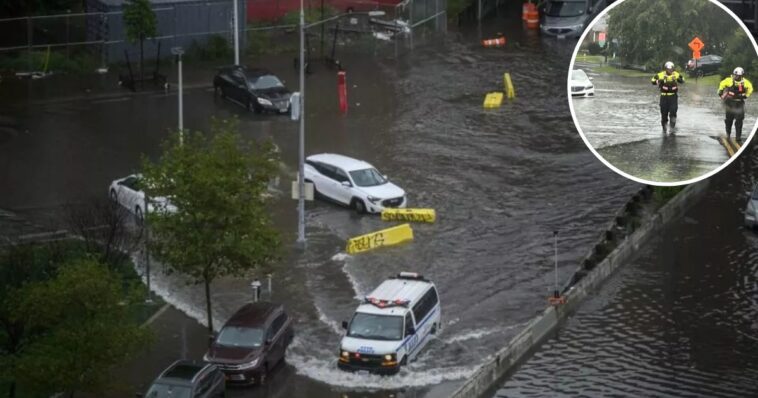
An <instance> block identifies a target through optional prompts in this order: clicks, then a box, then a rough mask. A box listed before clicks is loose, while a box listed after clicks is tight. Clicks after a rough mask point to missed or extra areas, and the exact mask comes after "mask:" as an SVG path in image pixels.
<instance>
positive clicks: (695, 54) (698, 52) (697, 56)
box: [692, 51, 700, 59]
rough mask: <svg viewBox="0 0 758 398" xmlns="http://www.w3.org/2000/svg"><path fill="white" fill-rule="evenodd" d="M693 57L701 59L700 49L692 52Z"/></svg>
mask: <svg viewBox="0 0 758 398" xmlns="http://www.w3.org/2000/svg"><path fill="white" fill-rule="evenodd" d="M692 58H694V59H700V51H693V52H692Z"/></svg>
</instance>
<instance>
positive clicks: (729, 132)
mask: <svg viewBox="0 0 758 398" xmlns="http://www.w3.org/2000/svg"><path fill="white" fill-rule="evenodd" d="M724 126H725V127H726V138H727V139H729V136H731V135H732V121H731V120H724Z"/></svg>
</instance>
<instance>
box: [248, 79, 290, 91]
mask: <svg viewBox="0 0 758 398" xmlns="http://www.w3.org/2000/svg"><path fill="white" fill-rule="evenodd" d="M275 87H284V84H282V82H281V81H280V80H279V78H278V77H276V76H274V75H263V76H261V77H259V78H257V79H254V80H252V79H251V80H250V88H252V89H255V90H267V89H270V88H275Z"/></svg>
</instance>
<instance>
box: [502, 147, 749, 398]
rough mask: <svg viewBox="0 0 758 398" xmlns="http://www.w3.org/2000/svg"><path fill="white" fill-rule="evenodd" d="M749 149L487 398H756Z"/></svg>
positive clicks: (714, 178)
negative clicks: (747, 212) (747, 218)
mask: <svg viewBox="0 0 758 398" xmlns="http://www.w3.org/2000/svg"><path fill="white" fill-rule="evenodd" d="M754 148H755V147H754V146H753V148H751V149H753V150H752V153H750V152H747V151H746V152H745V153H744V154H743V156H742V157H741V158H740V159H739V160H737V161H736V162H734V163H733V164H732V165H731V166H729V167H728V168H727V169H726V170H724V171H723V172H721V173H719V174H718V175H717V176H715V177H713V181H712V182H711V185H710V186H709V188H708V193H707V194H706V195H705V196H704V197H703V199H701V200H700V201H699V203H697V204H696V205H695V206H693V207H692V208H691V209H690V210H689V211H688V212H687V214H686V215H685V216H684V217H683V218H682V219H681V220H677V221H675V222H673V223H672V224H671V225H670V226H669V227H667V228H666V229H664V231H663V233H662V234H660V236H659V237H656V238H654V239H652V240H651V241H650V242H649V243H648V244H647V245H645V247H642V248H640V257H639V258H638V259H636V260H634V261H632V262H631V263H629V264H627V265H625V267H624V268H622V269H621V270H620V272H619V273H618V274H617V275H615V276H613V277H612V278H611V279H610V280H609V281H608V282H607V283H606V285H605V286H604V287H603V288H602V289H601V290H600V292H599V293H598V294H597V296H595V297H593V298H591V299H589V300H588V301H587V302H586V303H584V304H583V305H582V307H581V308H580V309H579V310H578V312H577V314H576V315H575V316H573V317H572V318H570V319H569V320H568V322H567V323H566V325H565V326H564V327H563V328H562V330H560V331H559V332H558V336H557V337H556V338H553V339H551V340H549V341H548V342H547V343H546V344H545V345H543V346H542V347H541V348H540V350H539V352H537V353H536V354H535V355H534V357H532V358H531V359H530V360H528V361H527V362H526V363H525V364H524V365H522V366H521V368H520V369H518V370H517V371H516V373H515V374H514V375H513V376H512V377H511V378H510V379H509V380H508V381H506V382H505V385H504V386H503V388H502V389H501V390H500V391H498V393H497V394H496V396H497V397H509V398H512V397H531V396H551V397H574V396H578V395H589V396H610V395H612V396H618V397H639V396H677V397H696V396H697V397H703V396H705V397H755V396H758V383H757V382H756V380H758V321H756V320H757V319H758V234H756V232H755V231H750V230H747V229H745V228H744V227H742V220H743V214H742V211H743V210H744V208H745V204H746V200H747V196H746V194H745V191H748V190H750V189H751V188H752V186H753V184H754V183H755V176H756V175H758V156H757V155H758V152H756V151H755V150H754Z"/></svg>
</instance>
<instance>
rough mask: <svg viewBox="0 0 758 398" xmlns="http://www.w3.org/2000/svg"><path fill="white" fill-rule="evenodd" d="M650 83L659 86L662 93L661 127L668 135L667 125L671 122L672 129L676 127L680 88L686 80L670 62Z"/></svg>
mask: <svg viewBox="0 0 758 398" xmlns="http://www.w3.org/2000/svg"><path fill="white" fill-rule="evenodd" d="M650 82H651V83H653V85H654V86H658V89H659V90H660V91H661V127H663V134H666V124H667V123H668V122H669V119H670V120H671V129H674V128H675V127H676V111H677V109H678V108H679V102H678V101H679V100H678V97H679V94H678V93H679V86H678V83H684V78H683V77H682V75H680V74H679V72H677V71H675V70H674V63H673V62H671V61H669V62H666V64H665V65H664V70H663V71H661V72H658V73H656V74H655V75H654V76H653V78H652V79H650Z"/></svg>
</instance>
